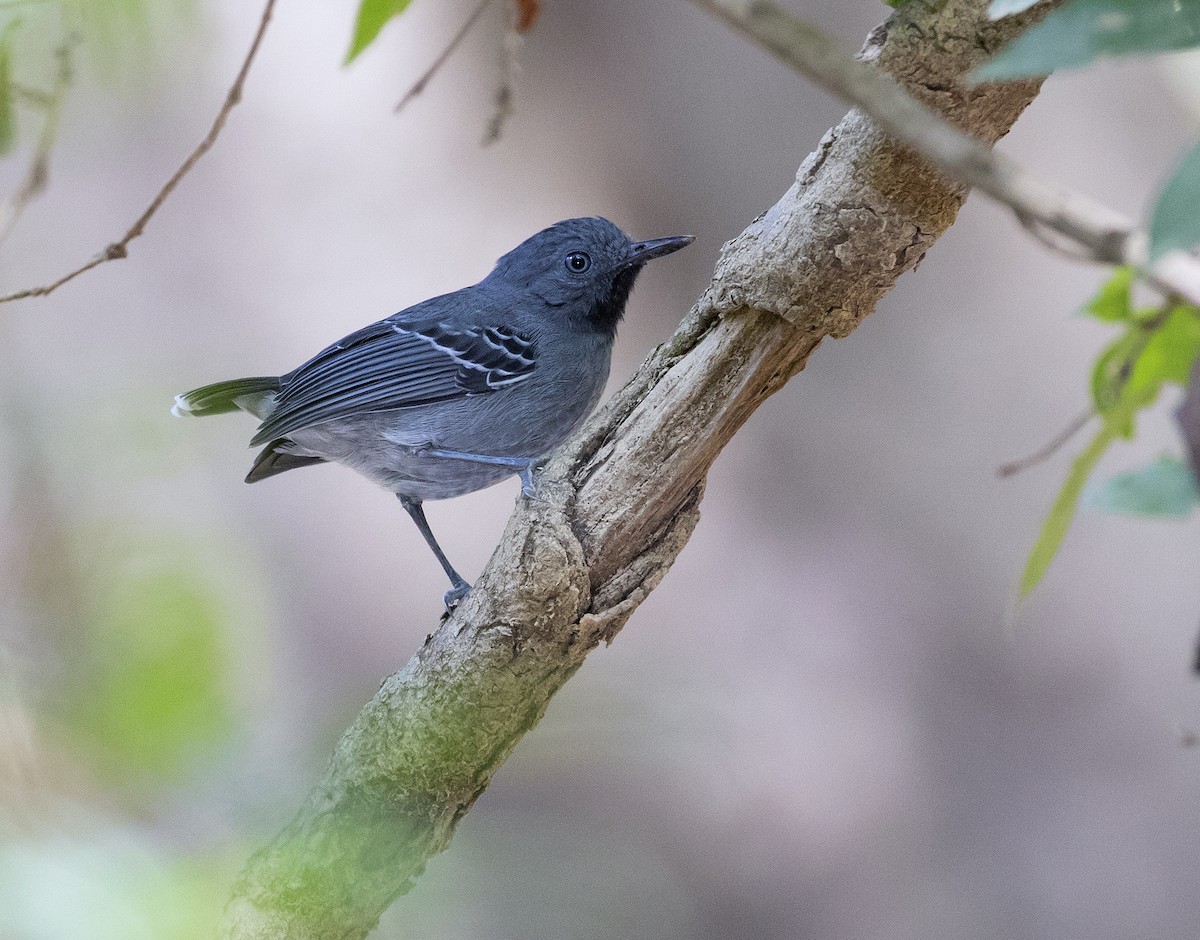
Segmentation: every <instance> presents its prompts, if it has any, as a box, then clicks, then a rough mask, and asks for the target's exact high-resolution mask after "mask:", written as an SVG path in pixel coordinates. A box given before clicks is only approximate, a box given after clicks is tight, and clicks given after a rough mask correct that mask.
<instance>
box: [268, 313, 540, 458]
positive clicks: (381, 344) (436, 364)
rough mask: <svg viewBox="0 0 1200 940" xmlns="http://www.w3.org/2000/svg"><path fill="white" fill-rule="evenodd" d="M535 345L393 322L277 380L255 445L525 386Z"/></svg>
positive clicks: (476, 330)
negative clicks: (330, 424)
mask: <svg viewBox="0 0 1200 940" xmlns="http://www.w3.org/2000/svg"><path fill="white" fill-rule="evenodd" d="M535 367H536V350H535V347H534V343H533V340H532V339H530V338H529V337H527V336H524V335H522V334H521V333H519V332H518V331H516V330H514V329H511V328H508V327H504V326H457V325H452V324H449V323H445V322H441V321H412V320H407V321H406V320H399V319H397V318H395V317H393V318H391V319H388V320H382V321H380V322H379V323H375V324H373V325H372V326H369V327H366V328H365V329H362V330H359V331H358V332H357V333H351V334H350V335H349V336H347V337H346V338H345V339H343V340H340V341H338V342H336V343H334V344H333V345H332V346H330V347H328V348H327V349H324V350H322V351H321V352H320V353H318V354H317V355H316V356H314V357H313V358H312V359H310V360H309V361H308V362H306V363H305V364H304V365H302V366H300V368H298V369H296V370H295V371H294V372H291V373H289V374H287V375H285V376H283V377H282V379H281V382H280V384H281V388H280V391H279V395H278V396H277V398H276V403H275V407H274V409H273V410H272V412H271V414H270V416H269V417H268V418H267V420H266V421H264V422H263V423H262V425H261V426H260V427H259V430H258V433H257V434H256V435H255V436H254V439H253V440H252V441H251V444H252V445H257V444H261V443H263V442H264V441H269V440H273V439H274V438H277V437H283V436H284V435H287V434H289V433H291V432H293V431H296V430H299V429H300V428H306V427H309V426H311V425H314V424H319V423H320V422H322V421H329V420H331V419H333V418H342V417H346V416H348V415H359V414H368V413H370V412H375V411H388V410H391V409H394V408H410V407H413V406H415V405H426V404H430V403H432V402H437V401H445V400H446V399H451V398H462V397H464V396H467V395H483V394H487V393H490V392H495V391H498V390H500V389H502V388H507V387H510V386H512V385H515V384H517V383H519V382H522V381H524V380H525V379H527V378H529V376H530V375H532V374H533V370H534V368H535Z"/></svg>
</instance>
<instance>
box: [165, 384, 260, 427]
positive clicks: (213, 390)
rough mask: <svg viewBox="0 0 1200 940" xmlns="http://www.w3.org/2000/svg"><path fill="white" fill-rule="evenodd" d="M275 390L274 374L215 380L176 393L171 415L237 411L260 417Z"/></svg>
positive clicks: (198, 415)
mask: <svg viewBox="0 0 1200 940" xmlns="http://www.w3.org/2000/svg"><path fill="white" fill-rule="evenodd" d="M278 391H279V379H278V377H276V376H274V375H260V376H255V377H253V378H248V379H233V380H232V381H229V382H216V383H214V384H212V385H205V386H204V387H203V388H197V389H193V390H192V391H190V392H184V393H183V394H182V395H176V396H175V405H174V407H172V408H171V414H173V415H175V416H176V417H180V418H181V417H184V416H185V415H196V416H197V417H201V416H204V415H220V414H225V413H226V412H229V411H239V410H240V411H248V412H249V413H250V414H252V415H255V416H257V417H260V418H261V417H262V412H263V410H264V408H265V406H266V405H267V403H268V402H269V401H270V400H271V399H272V398H273V397H274V396H275V393H276V392H278Z"/></svg>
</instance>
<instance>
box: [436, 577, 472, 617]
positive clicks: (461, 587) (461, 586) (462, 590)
mask: <svg viewBox="0 0 1200 940" xmlns="http://www.w3.org/2000/svg"><path fill="white" fill-rule="evenodd" d="M470 593H471V585H469V584H467V582H466V581H460V582H459V583H458V584H456V585H454V587H452V588H450V590H448V591H447V592H446V593H445V594H444V595H442V603H444V604H445V605H446V613H450V612H451V611H453V610H454V608H455V607H457V606H458V605H459V604H461V603H462V600H463V598H465V597H466V596H467V595H468V594H470Z"/></svg>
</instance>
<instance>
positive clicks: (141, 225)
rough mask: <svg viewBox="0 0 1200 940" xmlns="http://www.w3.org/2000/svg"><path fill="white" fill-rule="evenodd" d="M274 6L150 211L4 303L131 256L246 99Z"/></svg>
mask: <svg viewBox="0 0 1200 940" xmlns="http://www.w3.org/2000/svg"><path fill="white" fill-rule="evenodd" d="M274 9H275V0H267V2H266V5H265V6H264V7H263V12H262V17H261V19H260V20H259V23H258V29H257V30H256V31H255V33H254V40H253V41H252V42H251V43H250V51H249V52H247V53H246V58H245V59H244V60H243V61H242V66H241V68H240V69H238V73H237V78H235V79H234V81H233V84H232V85H231V86H230V87H229V91H228V92H227V93H226V95H225V100H224V102H222V104H221V109H220V110H219V111H218V112H217V116H216V118H215V119H214V120H213V123H212V127H210V128H209V130H208V133H207V134H205V135H204V138H203V140H201V141H200V143H199V144H197V145H196V147H195V149H194V150H192V152H191V153H190V154H188V156H187V158H186V159H185V160H184V161H183V163H182V164H180V166H179V169H178V170H176V171H175V172H174V174H172V176H171V178H170V179H169V180H167V182H166V183H165V184H164V185H163V187H162V189H160V190H159V191H158V194H157V195H156V196H155V197H154V199H152V200H151V202H150V205H149V206H147V207H146V211H145V212H143V213H142V214H141V215H140V216H138V218H137V220H136V221H135V222H134V223H133V225H131V226H130V227H129V230H128V231H127V232H126V233H125V234H124V235H123V236H122V237H121V238H120V240H118V241H115V242H113V243H112V244H110V245H109V246H108V247H106V248H105V249H104V250H103V251H102V252H101V253H100V254H98V255H97V256H96V257H94V258H92V259H91V260H90V261H88V262H87V263H85V264H82V265H80V266H79V267H78V268H76V269H75V270H73V271H70V272H68V273H67V274H64V275H63V276H62V277H60V278H59V279H58V280H56V281H51V282H50V283H49V284H45V285H43V286H42V287H30V288H27V289H25V290H21V291H17V292H16V293H15V294H6V295H5V296H3V297H0V304H2V303H9V302H10V301H13V300H22V299H23V298H25V297H45V296H46V295H47V294H52V293H54V291H56V290H58V289H59V288H60V287H62V286H63V285H64V284H66V283H67V282H69V281H73V280H75V278H77V277H79V275H81V274H85V273H87V272H88V271H90V270H92V268H95V267H99V266H100V265H102V264H104V263H105V262H106V261H115V260H117V259H118V258H124V257H127V256H128V254H129V243H130V242H131V241H133V240H134V239H135V238H138V237H140V236H141V235H142V233H143V232H144V231H145V229H146V225H147V223H148V222H149V221H150V219H151V218H152V217H153V216H154V213H156V212H157V211H158V210H159V209H160V208H161V207H162V204H163V203H164V202H166V201H167V199H168V198H169V197H170V195H171V194H172V193H173V192H174V191H175V188H176V187H177V186H178V185H179V183H180V181H181V180H182V179H183V178H184V177H185V176H187V174H188V173H189V172H191V169H192V167H194V166H195V165H196V163H197V162H199V160H200V158H201V157H203V156H204V155H205V154H206V153H208V151H209V150H211V149H212V146H213V144H215V143H216V142H217V137H218V136H220V134H221V131H222V129H223V128H224V127H225V121H226V120H227V119H228V117H229V112H231V111H232V110H233V109H234V108H235V107H236V106H237V104H238V102H240V101H241V100H242V89H243V87H244V86H245V84H246V76H247V75H249V74H250V66H251V65H253V64H254V59H255V57H256V56H257V55H258V50H259V47H260V46H261V45H262V39H263V36H264V35H265V33H266V31H267V24H268V23H269V22H270V21H271V14H272V13H273V12H274Z"/></svg>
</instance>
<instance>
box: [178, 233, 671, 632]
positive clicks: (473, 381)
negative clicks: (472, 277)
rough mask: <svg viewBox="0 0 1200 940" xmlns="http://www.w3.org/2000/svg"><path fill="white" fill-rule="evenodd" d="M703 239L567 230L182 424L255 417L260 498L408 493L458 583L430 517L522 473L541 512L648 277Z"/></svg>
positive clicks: (207, 397)
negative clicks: (346, 485) (349, 477)
mask: <svg viewBox="0 0 1200 940" xmlns="http://www.w3.org/2000/svg"><path fill="white" fill-rule="evenodd" d="M691 242H692V238H691V236H686V235H681V236H676V237H672V238H659V239H654V240H652V241H644V242H635V241H633V240H631V239H630V238H629V236H627V235H626V234H625V233H624V232H622V231H621V230H620V229H619V228H617V227H616V226H615V225H613V223H612V222H609V221H608V220H607V219H600V218H585V219H567V220H566V221H564V222H559V223H557V224H556V225H552V226H550V227H549V228H547V229H543V230H542V231H540V232H538V233H537V234H536V235H534V236H533V237H531V238H529V239H527V240H526V241H524V242H522V243H521V244H520V245H518V246H517V247H516V248H514V249H513V250H512V251H510V252H509V253H508V254H506V255H505V256H504V257H502V258H501V259H500V260H499V261H497V262H496V266H495V268H493V269H492V272H491V273H490V274H489V275H488V276H487V277H485V278H484V279H483V280H482V281H480V282H479V283H478V284H475V285H473V286H471V287H464V288H463V289H462V290H458V291H455V292H454V293H452V294H443V295H442V296H440V297H433V298H431V299H430V300H426V301H424V302H422V303H419V304H416V305H415V306H412V307H409V308H408V309H406V310H401V311H400V312H399V313H397V314H394V315H392V316H390V317H388V318H387V319H385V320H380V321H379V322H378V323H374V324H372V325H371V326H368V327H364V328H363V329H361V330H359V331H358V332H356V333H351V334H350V335H349V336H347V337H345V338H344V339H341V340H338V342H336V343H334V344H333V345H332V346H329V347H328V348H326V349H324V350H322V351H321V352H319V353H318V354H317V355H316V356H314V357H313V358H312V359H310V360H308V362H306V363H304V365H302V366H300V367H299V368H297V369H294V370H292V371H291V372H289V373H287V374H286V375H281V376H259V377H255V378H246V379H234V380H232V381H229V382H218V383H216V384H215V385H206V386H204V387H203V388H198V389H195V390H194V391H191V392H185V393H184V394H182V395H179V396H177V397H176V399H175V407H174V408H172V409H171V410H172V412H173V413H174V414H176V415H213V414H223V413H225V412H230V411H237V410H241V411H246V412H249V413H250V414H252V415H254V416H255V417H256V418H258V419H259V420H260V421H261V422H262V423H261V424H260V425H259V428H258V433H257V434H255V436H254V437H253V438H252V439H251V441H250V444H251V446H258V445H260V444H265V445H266V446H265V447H264V448H263V450H262V452H261V453H259V455H258V457H257V459H256V460H255V461H254V465H253V466H252V467H251V468H250V473H249V475H248V476H247V477H246V482H247V483H255V482H257V481H259V480H263V479H266V478H267V477H269V476H274V475H275V474H277V473H282V472H283V471H285V470H291V469H293V468H295V467H307V466H311V465H313V464H319V463H327V462H331V463H341V464H345V465H346V466H348V467H352V468H353V469H355V470H357V471H358V472H359V473H362V474H364V475H365V476H366V477H368V478H369V479H371V480H374V481H375V482H376V483H378V484H379V485H380V486H383V487H384V488H385V489H387V490H390V491H391V492H393V493H395V494H396V496H397V497H398V498H399V500H400V504H401V505H402V506H403V507H404V508H405V509H406V510H407V511H408V514H409V515H410V516H412V519H413V521H414V522H415V523H416V524H417V528H418V529H420V530H421V535H422V536H424V538H425V541H426V542H427V543H428V544H429V547H430V548H431V549H433V553H434V555H436V556H437V559H438V561H439V562H440V563H441V565H442V568H443V569H445V572H446V575H447V576H448V577H449V578H450V583H451V585H452V586H451V588H450V590H449V591H448V592H447V593H446V596H445V603H446V607H447V608H448V609H449V608H451V607H453V606H454V605H455V604H456V603H457V602H458V601H459V600H461V599H462V598H463V597H464V596H465V595H466V594H467V592H468V591H470V590H471V586H470V585H469V584H468V583H467V582H466V581H465V580H464V579H463V577H462V576H461V575H460V574H459V573H458V572H457V571H455V570H454V567H453V566H452V565H451V564H450V562H449V560H448V559H447V558H446V555H445V553H444V552H443V551H442V549H441V547H440V546H439V545H438V543H437V540H436V539H435V538H434V536H433V532H432V531H431V530H430V528H429V523H428V522H427V521H426V519H425V512H424V510H423V509H422V507H421V504H422V503H423V502H424V501H425V500H428V499H447V498H449V497H452V496H461V495H462V494H464V493H471V492H474V491H475V490H479V489H483V488H484V487H486V486H491V485H492V484H493V483H496V482H498V481H499V480H502V479H504V478H505V477H508V476H511V475H512V474H514V473H516V474H518V475H519V476H520V479H521V492H522V493H523V494H525V495H526V496H527V497H528V496H532V494H533V487H534V480H533V470H534V467H535V465H536V464H537V462H538V461H539V459H540V458H543V457H544V456H545V455H546V454H548V453H549V452H550V451H551V450H553V449H554V448H555V447H557V446H558V445H559V444H561V443H562V442H563V441H564V440H566V439H567V437H569V436H570V435H571V433H572V432H573V431H575V430H576V429H577V428H578V427H579V426H580V425H581V424H582V423H583V421H584V419H585V418H586V417H587V416H588V414H589V413H590V412H591V410H592V409H593V408H594V407H595V406H596V403H597V401H598V400H599V398H600V393H601V391H602V390H603V388H604V383H605V381H606V380H607V379H608V370H609V364H610V362H611V359H612V347H613V341H614V339H615V338H616V334H617V324H618V323H619V322H620V320H621V317H622V315H623V314H624V312H625V302H626V301H627V300H628V299H629V294H630V291H632V290H633V282H634V281H635V280H636V278H637V276H638V272H640V271H641V270H642V267H643V266H644V265H645V264H646V262H648V261H650V260H652V259H654V258H660V257H662V256H663V255H667V254H670V253H671V252H673V251H677V250H678V249H680V248H683V247H684V246H685V245H689V244H691Z"/></svg>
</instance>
